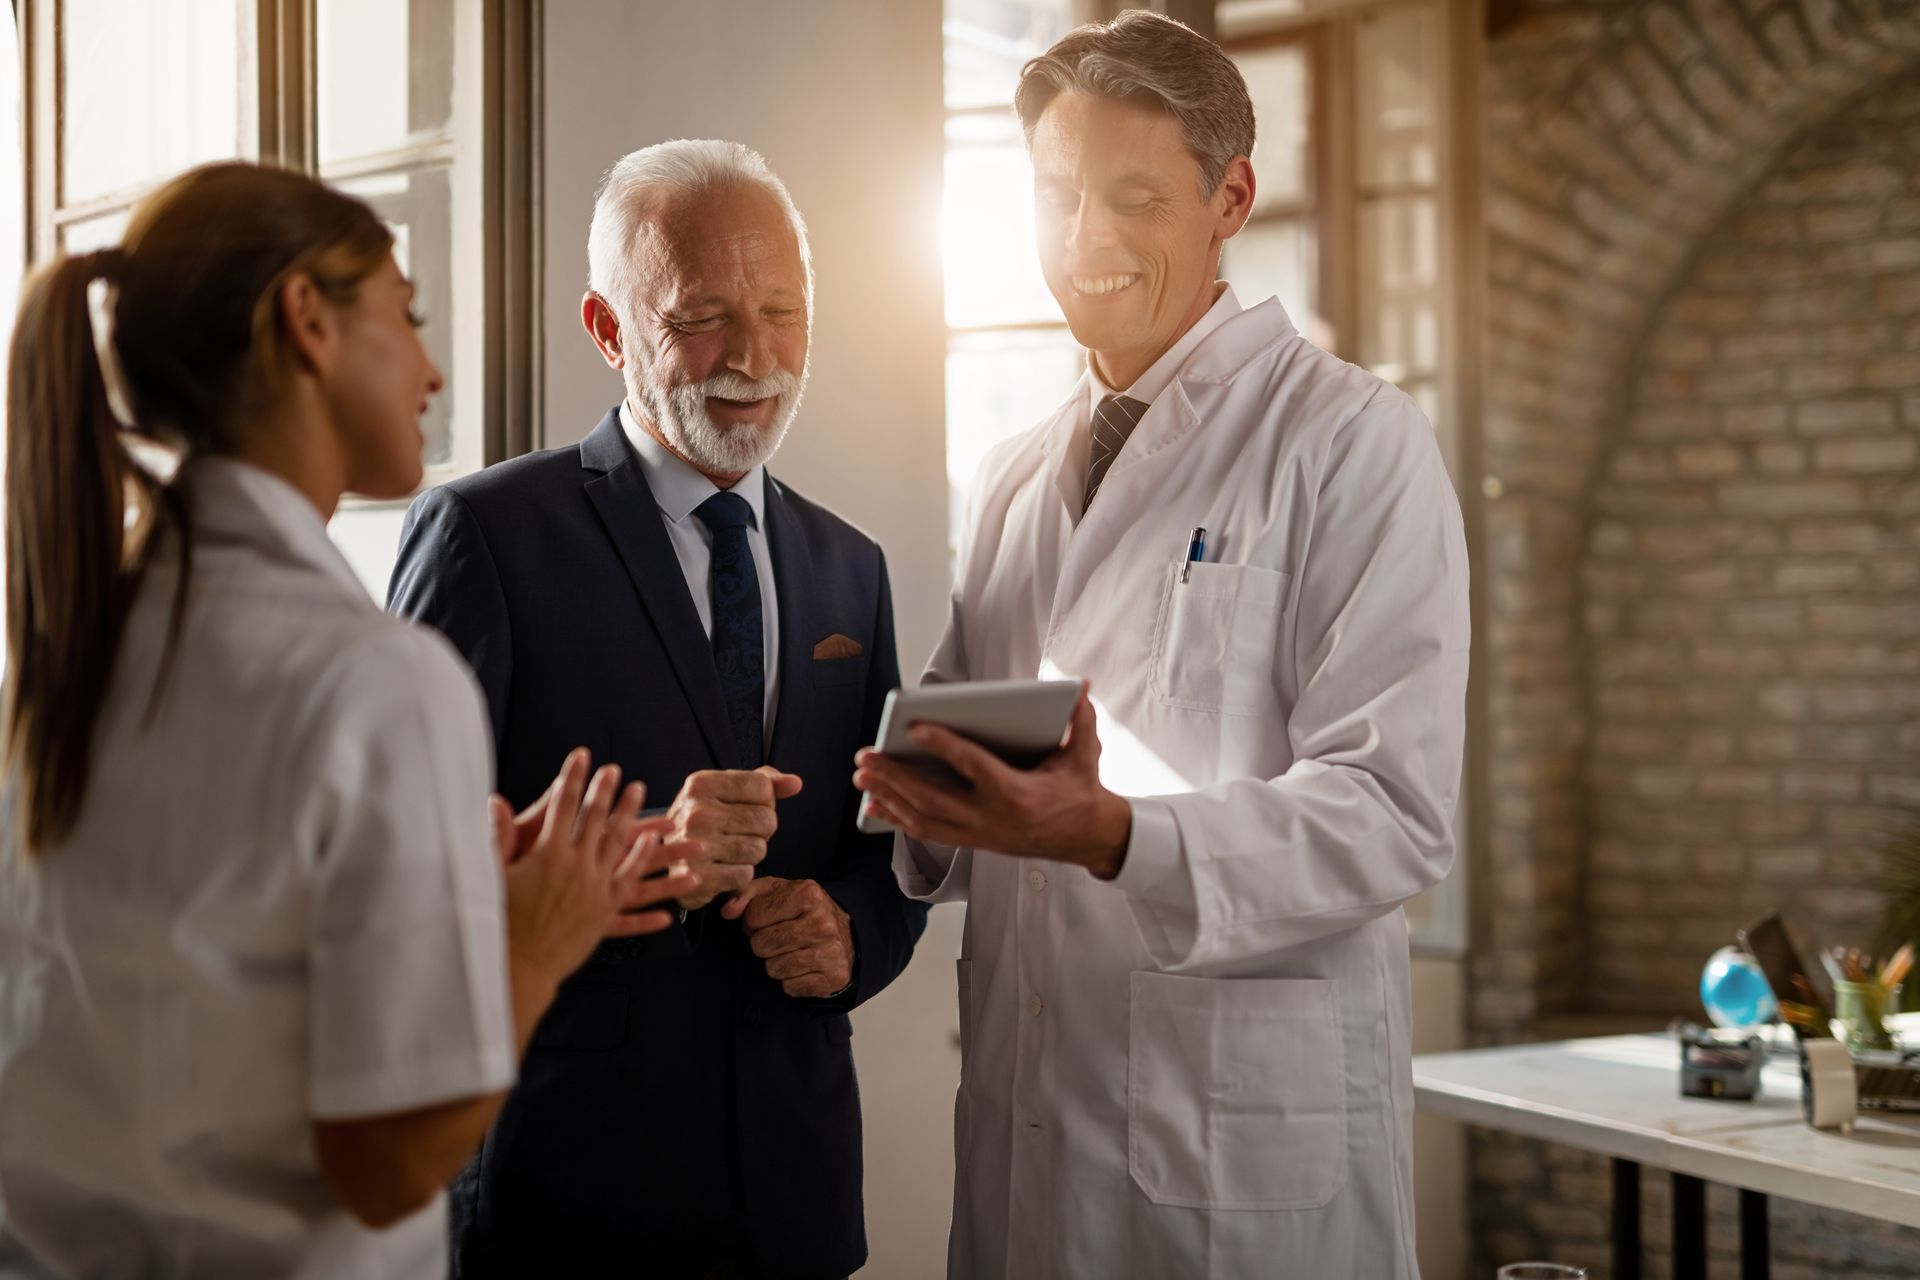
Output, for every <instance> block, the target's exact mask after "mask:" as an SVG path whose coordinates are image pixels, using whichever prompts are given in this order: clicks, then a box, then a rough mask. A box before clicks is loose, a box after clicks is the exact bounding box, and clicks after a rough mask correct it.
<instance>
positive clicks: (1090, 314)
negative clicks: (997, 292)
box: [1030, 92, 1253, 388]
mask: <svg viewBox="0 0 1920 1280" xmlns="http://www.w3.org/2000/svg"><path fill="white" fill-rule="evenodd" d="M1030 151H1031V154H1032V157H1033V178H1034V183H1033V193H1034V225H1035V230H1036V234H1037V237H1038V240H1039V247H1040V269H1041V272H1042V274H1043V275H1045V277H1046V281H1047V288H1048V289H1050V290H1051V291H1052V293H1053V296H1054V300H1055V301H1057V302H1058V303H1059V304H1060V310H1061V311H1062V312H1063V313H1065V315H1066V318H1067V325H1068V327H1069V328H1071V329H1072V330H1073V336H1074V338H1075V339H1076V340H1078V341H1079V343H1080V344H1081V345H1082V346H1084V347H1086V348H1087V349H1088V350H1089V351H1090V352H1092V353H1093V358H1094V362H1095V366H1096V368H1097V369H1098V370H1099V373H1100V376H1101V377H1102V378H1103V379H1104V380H1105V381H1106V383H1107V385H1108V386H1112V387H1120V388H1125V387H1127V386H1129V385H1131V384H1132V383H1133V381H1134V379H1136V378H1138V377H1139V376H1140V375H1141V374H1142V373H1144V372H1146V370H1147V369H1148V367H1149V366H1151V365H1152V364H1153V362H1154V361H1155V360H1157V359H1158V358H1159V357H1160V356H1161V355H1162V354H1163V353H1164V352H1165V351H1166V350H1167V349H1168V348H1169V347H1171V346H1172V345H1173V344H1174V343H1175V342H1177V341H1179V338H1180V335H1181V334H1183V333H1185V332H1186V331H1187V330H1188V329H1190V328H1192V327H1193V324H1194V322H1195V321H1196V320H1198V319H1199V318H1200V317H1201V316H1203V315H1205V314H1206V312H1207V308H1208V307H1210V306H1212V305H1213V300H1214V288H1213V285H1214V278H1215V275H1216V273H1217V270H1218V267H1219V262H1220V245H1221V243H1222V242H1223V241H1225V240H1227V239H1229V238H1230V237H1232V236H1233V235H1234V233H1235V232H1237V231H1239V230H1240V227H1241V226H1242V225H1243V224H1244V223H1245V222H1246V220H1247V214H1248V213H1249V212H1250V211H1251V209H1252V207H1253V168H1252V165H1251V164H1249V163H1248V161H1247V160H1246V159H1245V158H1244V157H1240V158H1236V159H1235V160H1234V161H1233V162H1232V163H1231V164H1229V165H1228V166H1227V171H1226V174H1225V176H1224V177H1223V178H1222V179H1221V181H1220V184H1219V186H1218V187H1217V188H1216V189H1215V190H1214V191H1213V193H1212V194H1211V195H1208V196H1202V194H1201V192H1200V162H1199V161H1198V160H1196V159H1195V158H1194V156H1193V153H1192V152H1191V151H1189V150H1188V149H1187V145H1186V141H1185V139H1184V138H1183V137H1182V135H1181V130H1180V122H1179V121H1178V120H1176V119H1175V118H1174V117H1173V116H1171V115H1168V114H1167V113H1166V112H1164V111H1161V110H1160V109H1158V108H1157V107H1154V106H1151V105H1148V104H1146V103H1141V102H1130V101H1118V100H1115V99H1112V98H1100V97H1094V96H1092V95H1089V94H1083V93H1074V92H1066V93H1062V94H1060V95H1059V96H1058V97H1056V98H1055V99H1054V100H1053V101H1052V102H1051V103H1049V104H1048V105H1047V108H1046V110H1045V111H1044V112H1043V113H1042V114H1041V116H1040V119H1039V120H1038V122H1036V124H1035V126H1034V130H1033V137H1032V141H1031V146H1030Z"/></svg>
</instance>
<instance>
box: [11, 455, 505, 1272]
mask: <svg viewBox="0 0 1920 1280" xmlns="http://www.w3.org/2000/svg"><path fill="white" fill-rule="evenodd" d="M183 482H184V483H186V484H187V486H188V490H189V492H190V494H191V496H192V503H193V508H194V517H193V518H194V525H195V529H196V536H195V543H194V551H193V570H192V572H193V579H192V584H191V588H190V595H189V604H188V609H187V614H186V622H185V626H184V629H183V630H182V632H181V633H180V642H179V649H178V652H177V654H176V655H175V657H174V661H173V666H172V668H171V670H170V672H169V674H168V676H167V683H166V686H165V694H164V700H163V701H162V702H161V703H160V706H159V713H158V715H157V717H156V718H155V719H154V720H153V721H152V723H151V724H150V725H149V724H147V723H146V722H145V721H144V719H143V717H144V716H145V714H146V711H147V706H148V698H149V694H150V692H151V691H152V689H153V687H154V678H155V673H156V670H157V668H158V665H159V660H160V655H161V651H162V649H163V647H164V644H165V638H166V634H167V627H168V619H169V612H170V610H171V608H172V603H173V584H174V583H175V582H176V581H177V578H178V558H177V556H174V555H171V554H163V555H162V556H160V557H159V558H157V559H156V561H155V563H154V564H153V566H152V568H151V569H150V570H149V572H148V573H147V575H146V580H145V582H144V583H143V585H142V586H141V588H140V591H139V594H138V597H137V599H136V600H135V603H134V605H133V608H132V610H131V612H130V614H129V617H128V619H127V623H126V629H125V633H124V635H123V638H122V640H121V646H120V652H119V657H118V660H117V663H116V665H115V668H114V674H113V677H112V681H111V684H110V685H109V688H108V693H107V697H106V701H105V705H104V706H103V708H102V711H101V714H100V718H99V721H98V724H97V727H96V729H95V733H94V738H93V754H92V769H91V771H90V774H89V778H88V783H87V792H86V801H85V803H84V804H83V806H82V809H81V812H80V818H79V822H78V824H77V825H76V826H75V828H74V830H73V832H72V835H71V836H70V838H68V839H67V840H66V841H65V842H64V843H62V844H60V845H59V846H58V847H55V848H52V849H48V850H46V851H45V852H44V853H43V854H42V855H41V856H40V857H39V858H38V859H37V860H34V861H27V860H26V859H24V858H23V856H22V852H21V850H20V848H19V846H18V844H17V841H16V840H15V839H14V837H13V835H12V831H13V827H12V825H11V823H8V824H6V826H5V830H4V834H0V881H3V882H4V883H5V885H6V888H5V891H4V893H0V1203H3V1204H4V1208H3V1209H0V1273H4V1274H6V1275H16V1274H20V1273H22V1272H25V1273H26V1274H30V1275H32V1274H47V1273H51V1274H56V1275H62V1276H77V1277H109V1278H113V1277H135V1276H138V1277H185V1276H194V1277H200V1276H234V1277H241V1276H297V1277H313V1278H315V1280H318V1278H319V1277H335V1276H351V1277H363V1278H371V1277H389V1276H390V1277H396V1278H398V1277H407V1278H412V1277H418V1276H430V1275H441V1274H444V1272H445V1269H446V1266H447V1256H446V1231H447V1222H446V1201H445V1197H444V1196H437V1197H436V1198H435V1199H434V1201H433V1203H432V1204H431V1205H430V1206H428V1207H427V1208H426V1209H424V1210H422V1211H421V1212H419V1213H417V1214H414V1215H412V1216H411V1217H409V1218H407V1219H405V1220H403V1221H402V1222H400V1223H398V1224H396V1225H394V1226H392V1227H390V1228H388V1229H386V1230H384V1231H381V1232H377V1233H376V1232H371V1231H368V1230H366V1229H365V1228H363V1227H362V1226H360V1225H359V1223H357V1222H356V1221H355V1220H354V1219H352V1218H351V1217H350V1216H349V1215H348V1214H347V1212H346V1211H345V1209H343V1208H342V1207H341V1205H340V1204H339V1202H338V1201H337V1200H336V1199H335V1198H334V1196H333V1194H332V1193H331V1191H330V1190H329V1188H328V1185H327V1183H326V1181H325V1179H324V1178H323V1177H322V1175H321V1173H320V1170H319V1167H318V1165H317V1164H316V1161H315V1157H314V1151H313V1142H312V1137H311V1128H310V1127H311V1125H312V1123H313V1122H314V1121H315V1120H326V1119H336V1120H338V1119H352V1118H358V1117H365V1116H373V1115H381V1114H387V1113H393V1112H401V1111H409V1110H413V1109H416V1108H419V1107H425V1106H429V1105H432V1104H436V1103H443V1102H449V1101H454V1100H457V1099H464V1098H472V1097H476V1096H479V1095H482V1094H487V1093H492V1092H495V1091H497V1090H500V1089H503V1088H505V1087H507V1086H508V1085H509V1084H511V1083H512V1081H513V1079H514V1073H515V1068H516V1061H515V1058H516V1055H515V1040H514V1031H513V1021H512V1013H511V1008H510V1005H509V1001H508V990H507V966H506V958H505V932H504V923H503V917H502V906H501V883H500V873H499V869H498V866H497V863H496V861H495V858H494V854H493V850H492V836H491V831H490V828H489V824H488V820H487V814H486V802H487V783H488V779H489V777H490V776H491V771H492V749H491V746H490V744H489V740H488V739H489V735H488V731H487V721H486V717H485V715H484V713H483V710H482V706H481V700H480V693H479V689H478V687H477V685H476V684H475V682H474V679H473V676H472V674H471V673H470V672H469V671H468V669H467V667H466V665H465V663H463V662H462V661H461V659H460V657H459V656H458V654H456V653H455V652H454V650H453V649H452V647H451V646H450V645H448V644H447V643H446V641H445V640H443V639H442V638H441V637H440V636H439V635H437V634H435V633H433V632H431V631H429V630H427V629H425V628H419V627H414V626H412V625H410V624H408V623H404V622H401V621H399V620H397V619H394V618H391V617H388V616H387V615H386V614H385V613H383V612H382V611H381V610H380V609H379V608H378V606H376V605H375V604H374V602H373V601H372V600H371V599H369V598H368V596H367V592H366V589H365V588H364V587H362V586H361V584H360V582H359V580H358V579H357V578H356V577H355V576H354V574H353V571H352V570H351V569H350V568H348V566H347V563H346V561H345V560H344V559H343V558H342V557H341V555H340V553H339V552H338V551H337V550H336V549H335V548H334V546H333V544H332V543H331V542H330V541H329V539H328V537H327V532H326V527H325V525H324V524H323V523H322V521H321V518H320V515H319V513H318V512H317V511H315V510H314V508H313V506H312V505H311V503H309V502H308V501H307V499H306V498H305V497H304V496H302V495H301V494H300V493H299V492H297V491H296V490H295V489H293V488H292V487H291V486H290V485H288V484H286V483H285V482H283V481H281V480H279V479H277V478H275V477H273V476H271V475H269V474H267V473H266V472H264V471H260V470H256V469H254V468H252V467H248V466H245V465H243V464H240V463H237V462H231V461H219V460H206V461H198V462H194V463H191V464H189V467H188V470H187V472H186V475H185V477H184V481H183ZM6 803H7V805H9V806H10V805H11V804H12V803H13V794H12V788H11V787H9V788H8V790H7V793H6Z"/></svg>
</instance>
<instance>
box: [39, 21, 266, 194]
mask: <svg viewBox="0 0 1920 1280" xmlns="http://www.w3.org/2000/svg"><path fill="white" fill-rule="evenodd" d="M248 7H251V6H250V5H248ZM241 8H242V2H241V0H172V3H169V4H165V5H160V4H148V3H140V4H129V3H127V0H65V3H64V4H63V5H62V7H61V13H60V45H61V48H60V57H61V83H62V84H63V85H64V90H63V93H62V98H63V101H62V103H61V112H60V159H61V191H60V200H61V203H63V204H77V203H79V202H81V201H85V200H91V199H94V198H96V197H98V196H103V195H108V194H111V193H112V192H115V191H124V190H127V189H128V188H130V187H136V186H139V185H141V184H143V183H147V182H152V181H154V180H155V179H158V178H164V177H168V176H170V175H172V174H175V173H178V172H179V171H180V170H182V169H188V168H191V167H192V166H194V165H196V164H201V163H204V162H206V161H208V160H226V159H231V158H233V157H234V156H236V155H239V154H240V92H241V90H240V81H241V78H242V75H243V72H244V68H243V66H242V58H241V38H240V37H241V26H240V22H241ZM247 61H248V62H249V63H250V62H251V59H250V58H249V59H248V60H247ZM101 86H111V87H112V92H101V91H100V89H101Z"/></svg>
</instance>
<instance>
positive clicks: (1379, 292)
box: [1356, 196, 1440, 382]
mask: <svg viewBox="0 0 1920 1280" xmlns="http://www.w3.org/2000/svg"><path fill="white" fill-rule="evenodd" d="M1359 250H1360V253H1359V259H1360V260H1359V268H1360V273H1359V274H1360V292H1359V297H1358V298H1357V299H1356V302H1357V303H1358V307H1357V311H1358V313H1359V314H1358V319H1359V328H1360V334H1359V337H1360V349H1359V355H1358V358H1359V363H1361V364H1363V365H1365V366H1366V367H1367V368H1369V369H1372V370H1373V371H1374V372H1376V373H1378V374H1379V375H1380V376H1381V377H1383V378H1387V379H1389V380H1391V381H1395V382H1398V381H1400V380H1402V379H1404V378H1411V377H1414V376H1415V375H1417V374H1421V373H1428V372H1431V371H1433V370H1434V369H1436V368H1437V367H1438V366H1439V363H1440V322H1439V309H1438V308H1439V279H1440V261H1439V214H1438V210H1437V208H1436V205H1435V200H1434V197H1432V196H1396V197H1393V198H1390V199H1381V200H1369V201H1366V202H1364V203H1362V204H1361V206H1360V245H1359Z"/></svg>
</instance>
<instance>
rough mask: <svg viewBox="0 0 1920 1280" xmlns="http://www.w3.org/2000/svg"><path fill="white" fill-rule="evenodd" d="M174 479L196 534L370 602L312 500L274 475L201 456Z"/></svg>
mask: <svg viewBox="0 0 1920 1280" xmlns="http://www.w3.org/2000/svg"><path fill="white" fill-rule="evenodd" d="M176 483H179V484H182V485H184V486H185V487H186V493H187V497H188V501H189V503H190V504H191V508H192V520H193V527H194V530H195V533H196V534H198V535H202V536H205V537H208V538H210V539H212V540H215V541H221V540H226V541H233V542H243V543H246V544H247V545H249V546H252V547H255V548H257V549H259V550H260V551H262V552H264V553H266V554H267V555H269V556H272V557H274V558H275V559H279V560H284V561H286V562H288V563H291V564H297V565H301V566H304V567H306V568H309V569H313V570H315V571H317V572H319V573H320V574H321V575H322V576H323V577H325V578H327V579H328V580H330V581H331V582H333V583H334V585H336V586H337V587H339V588H340V590H341V592H342V593H343V594H345V595H347V596H350V597H352V598H353V599H354V600H355V601H356V602H358V603H360V604H365V605H372V604H373V603H374V602H373V598H372V597H371V596H369V595H368V594H367V588H366V586H365V584H363V583H362V582H361V581H360V578H359V575H357V574H355V573H354V571H353V567H352V566H351V565H349V564H348V563H347V559H346V557H345V556H343V555H341V554H340V549H339V548H338V547H336V546H335V545H334V543H333V539H332V538H330V537H328V536H327V523H326V521H325V520H323V519H322V518H321V516H320V512H319V511H318V510H316V509H315V507H314V505H313V503H312V501H310V500H309V499H308V498H307V496H306V495H305V494H304V493H301V492H300V491H299V490H298V489H296V488H294V487H293V485H291V484H289V483H288V482H287V481H285V480H282V479H281V478H280V477H279V476H276V475H274V474H273V473H272V472H269V471H266V470H263V469H262V468H260V467H256V466H253V465H252V464H250V463H246V462H240V461H238V460H237V459H234V458H216V457H204V458H195V459H192V460H191V461H189V462H187V463H186V464H185V465H184V466H183V467H182V468H181V471H180V476H179V478H178V480H177V481H176Z"/></svg>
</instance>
